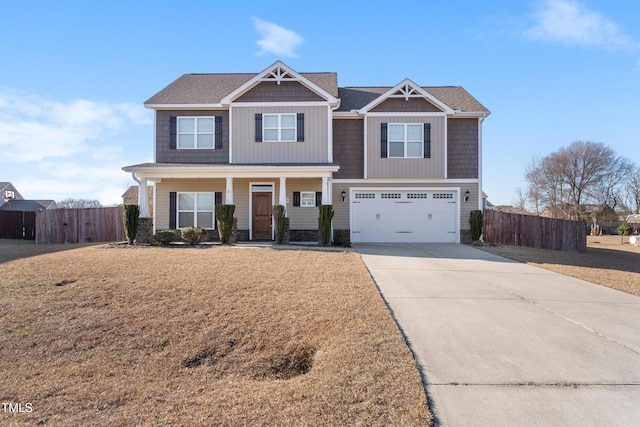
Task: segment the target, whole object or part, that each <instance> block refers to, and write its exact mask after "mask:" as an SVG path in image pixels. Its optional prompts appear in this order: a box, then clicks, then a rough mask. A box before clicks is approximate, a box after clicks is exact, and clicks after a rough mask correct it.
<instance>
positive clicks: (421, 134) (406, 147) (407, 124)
mask: <svg viewBox="0 0 640 427" xmlns="http://www.w3.org/2000/svg"><path fill="white" fill-rule="evenodd" d="M391 126H402V127H403V128H404V132H403V140H402V141H399V140H394V141H391V139H390V137H389V135H390V134H391V130H390V129H389V127H391ZM408 126H420V129H421V132H420V141H408V140H407V127H408ZM392 142H402V148H403V153H402V156H392V155H391V143H392ZM410 142H412V143H414V144H415V143H417V142H420V155H419V156H411V157H409V156H408V155H407V149H408V145H409V143H410ZM387 158H389V159H424V123H395V122H394V123H387Z"/></svg>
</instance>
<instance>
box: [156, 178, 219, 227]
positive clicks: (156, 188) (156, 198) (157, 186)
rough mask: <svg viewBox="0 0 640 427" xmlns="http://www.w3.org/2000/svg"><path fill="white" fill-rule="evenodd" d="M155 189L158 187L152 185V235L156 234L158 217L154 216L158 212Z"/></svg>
mask: <svg viewBox="0 0 640 427" xmlns="http://www.w3.org/2000/svg"><path fill="white" fill-rule="evenodd" d="M157 188H158V186H157V185H154V186H153V216H152V218H153V221H152V223H153V234H156V232H157V231H158V230H157V229H156V218H157V216H158V215H157V214H156V212H158V210H157V209H156V199H157V198H156V194H157V193H156V190H157ZM214 202H215V200H214ZM177 203H178V201H177V200H176V204H177ZM176 221H177V218H176Z"/></svg>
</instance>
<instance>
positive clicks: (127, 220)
mask: <svg viewBox="0 0 640 427" xmlns="http://www.w3.org/2000/svg"><path fill="white" fill-rule="evenodd" d="M122 212H123V213H122V216H123V217H124V218H123V219H124V234H125V235H126V236H127V242H129V244H130V245H133V241H134V240H135V239H136V235H137V234H138V217H139V216H140V206H138V205H124V210H123V211H122Z"/></svg>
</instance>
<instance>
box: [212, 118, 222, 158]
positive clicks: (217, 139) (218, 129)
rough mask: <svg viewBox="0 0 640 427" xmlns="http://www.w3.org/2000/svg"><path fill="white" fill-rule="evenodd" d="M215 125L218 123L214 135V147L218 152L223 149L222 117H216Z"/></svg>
mask: <svg viewBox="0 0 640 427" xmlns="http://www.w3.org/2000/svg"><path fill="white" fill-rule="evenodd" d="M215 123H216V132H215V135H214V139H215V142H214V145H213V146H214V147H215V149H216V150H218V149H220V148H222V116H216V118H215Z"/></svg>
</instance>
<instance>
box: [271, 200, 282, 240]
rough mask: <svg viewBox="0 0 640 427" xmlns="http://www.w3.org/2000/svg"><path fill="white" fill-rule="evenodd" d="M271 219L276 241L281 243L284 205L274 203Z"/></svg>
mask: <svg viewBox="0 0 640 427" xmlns="http://www.w3.org/2000/svg"><path fill="white" fill-rule="evenodd" d="M273 219H274V221H275V226H276V243H277V244H279V245H281V244H282V240H283V239H284V206H282V205H275V206H274V207H273Z"/></svg>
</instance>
